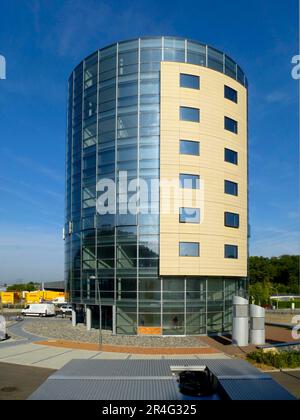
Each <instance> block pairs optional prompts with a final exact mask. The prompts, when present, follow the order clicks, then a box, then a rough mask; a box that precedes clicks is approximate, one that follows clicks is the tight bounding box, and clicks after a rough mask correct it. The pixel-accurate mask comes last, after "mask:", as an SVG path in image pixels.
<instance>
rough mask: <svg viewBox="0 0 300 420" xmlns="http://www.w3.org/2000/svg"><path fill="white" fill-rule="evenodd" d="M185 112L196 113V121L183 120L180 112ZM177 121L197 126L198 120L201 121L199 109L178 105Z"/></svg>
mask: <svg viewBox="0 0 300 420" xmlns="http://www.w3.org/2000/svg"><path fill="white" fill-rule="evenodd" d="M187 110H193V111H197V119H185V118H184V117H183V115H182V112H183V111H187ZM179 120H180V121H184V122H191V123H196V124H199V123H200V120H201V115H200V109H199V108H194V107H191V106H183V105H180V107H179Z"/></svg>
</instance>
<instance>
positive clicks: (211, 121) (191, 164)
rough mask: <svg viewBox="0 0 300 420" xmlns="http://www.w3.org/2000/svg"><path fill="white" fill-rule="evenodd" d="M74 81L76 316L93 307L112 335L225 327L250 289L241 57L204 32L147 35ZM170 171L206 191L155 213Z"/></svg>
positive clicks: (70, 251) (71, 221)
mask: <svg viewBox="0 0 300 420" xmlns="http://www.w3.org/2000/svg"><path fill="white" fill-rule="evenodd" d="M68 89H69V90H68V91H69V96H68V124H67V153H66V224H65V244H66V246H65V253H66V256H65V264H66V266H65V273H66V290H67V292H68V293H69V296H70V297H69V301H70V303H72V304H73V305H76V307H77V311H78V316H79V315H80V314H81V313H82V312H84V308H86V307H88V308H89V309H91V310H92V324H93V326H94V327H98V326H99V318H101V319H102V328H104V329H108V330H112V331H113V333H115V334H134V335H139V334H140V335H192V334H194V335H199V334H210V333H220V332H226V331H230V329H231V317H232V298H233V296H234V295H235V294H239V295H243V294H244V293H245V292H246V287H247V257H248V179H247V165H248V164H247V79H246V77H245V75H244V73H243V71H242V70H241V68H240V67H239V66H238V65H237V64H236V63H235V62H234V61H233V60H231V59H230V58H229V57H228V56H227V55H225V54H223V53H221V52H220V51H218V50H216V49H214V48H211V47H209V46H207V45H203V44H201V43H198V42H194V41H189V40H185V39H179V38H170V37H157V38H141V39H136V40H131V41H125V42H120V43H117V44H114V45H111V46H109V47H107V48H103V49H101V50H99V51H97V52H95V53H94V54H92V55H91V56H89V57H87V58H86V59H85V60H84V61H82V62H81V63H80V64H79V65H78V66H77V67H76V68H75V69H74V71H73V72H72V74H71V76H70V78H69V86H68ZM166 179H172V180H175V183H176V182H177V184H178V187H179V189H180V191H182V190H183V189H188V190H190V191H191V192H192V193H196V192H197V191H201V198H200V200H198V201H197V203H196V201H195V202H194V204H193V202H191V203H192V204H190V205H189V207H188V206H185V205H184V204H182V202H178V205H177V208H176V209H175V211H173V210H172V211H170V212H169V213H168V212H165V211H163V210H162V201H163V200H164V197H165V193H164V192H163V191H164V190H163V189H162V187H161V185H159V187H158V188H153V185H157V184H156V183H155V181H157V182H158V183H159V182H161V181H162V180H166ZM124 180H125V181H126V185H127V186H128V185H129V188H124V185H125V184H124ZM108 181H110V182H111V184H109V182H108ZM185 181H187V184H185ZM188 182H190V184H189V183H188ZM101 183H102V184H104V185H106V186H105V187H103V185H101ZM141 184H143V186H148V187H149V192H148V193H147V194H141V195H140V196H138V198H137V191H139V187H140V185H141ZM134 186H135V188H134ZM108 190H110V193H111V194H110V196H111V195H113V198H114V202H113V205H111V202H109V201H110V198H111V197H110V198H107V200H103V194H105V193H107V192H108ZM101 200H102V203H104V205H105V206H106V205H107V208H106V210H107V212H105V211H103V208H101V209H100V207H99V206H100V205H99V202H100V201H101ZM192 200H193V199H192ZM108 202H109V203H108ZM132 202H135V203H136V205H135V206H133V207H134V209H133V210H132V206H131V209H129V205H128V204H129V203H132ZM149 202H151V206H149ZM195 203H196V204H195ZM102 207H103V206H102ZM150 207H151V209H150V210H149V208H150ZM191 210H192V213H191ZM105 213H106V214H105ZM99 311H101V317H99Z"/></svg>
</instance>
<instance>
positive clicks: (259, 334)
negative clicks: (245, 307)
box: [250, 305, 266, 346]
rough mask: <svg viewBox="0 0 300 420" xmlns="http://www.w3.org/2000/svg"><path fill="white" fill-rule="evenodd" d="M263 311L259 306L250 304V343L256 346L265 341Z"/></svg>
mask: <svg viewBox="0 0 300 420" xmlns="http://www.w3.org/2000/svg"><path fill="white" fill-rule="evenodd" d="M265 313H266V311H265V309H264V308H262V307H261V306H256V305H250V343H251V344H254V345H256V346H259V345H264V344H265V342H266V334H265Z"/></svg>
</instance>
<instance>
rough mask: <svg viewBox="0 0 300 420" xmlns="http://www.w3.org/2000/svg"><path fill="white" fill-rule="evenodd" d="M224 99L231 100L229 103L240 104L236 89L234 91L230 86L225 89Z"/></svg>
mask: <svg viewBox="0 0 300 420" xmlns="http://www.w3.org/2000/svg"><path fill="white" fill-rule="evenodd" d="M224 97H225V98H226V99H229V101H232V102H235V103H236V104H237V102H238V93H237V91H236V90H235V89H232V88H231V87H229V86H226V85H225V87H224Z"/></svg>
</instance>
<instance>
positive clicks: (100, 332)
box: [90, 276, 103, 347]
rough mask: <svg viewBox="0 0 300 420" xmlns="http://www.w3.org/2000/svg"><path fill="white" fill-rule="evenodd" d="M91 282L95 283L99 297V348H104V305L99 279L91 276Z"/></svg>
mask: <svg viewBox="0 0 300 420" xmlns="http://www.w3.org/2000/svg"><path fill="white" fill-rule="evenodd" d="M90 280H94V281H95V290H96V296H97V295H98V305H99V346H100V347H102V341H103V340H102V305H101V293H100V286H99V279H98V277H95V276H91V277H90Z"/></svg>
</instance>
